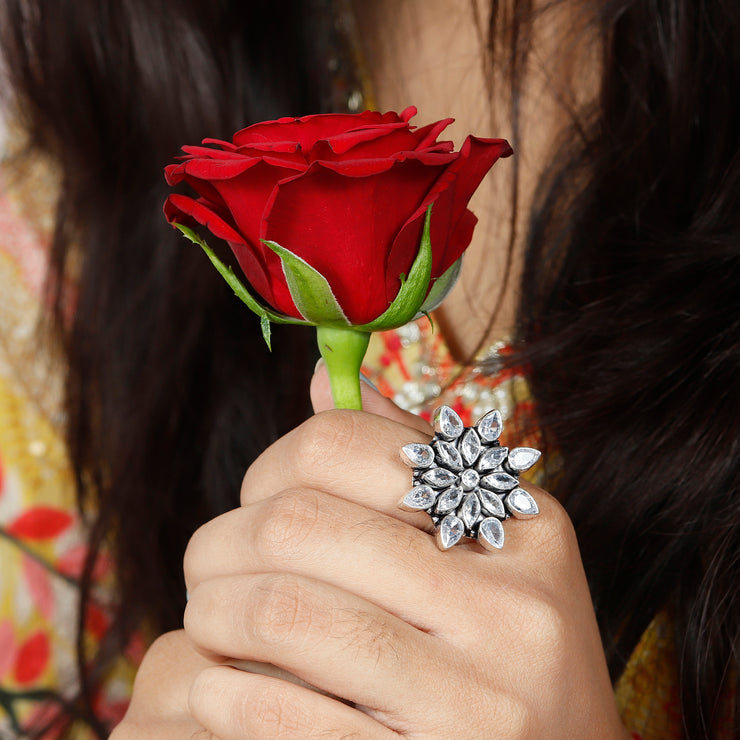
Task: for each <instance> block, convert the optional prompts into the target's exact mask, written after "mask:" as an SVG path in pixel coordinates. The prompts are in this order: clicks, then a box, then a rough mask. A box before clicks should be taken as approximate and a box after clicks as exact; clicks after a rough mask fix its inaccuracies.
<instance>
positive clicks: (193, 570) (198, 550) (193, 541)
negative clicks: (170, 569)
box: [183, 522, 210, 588]
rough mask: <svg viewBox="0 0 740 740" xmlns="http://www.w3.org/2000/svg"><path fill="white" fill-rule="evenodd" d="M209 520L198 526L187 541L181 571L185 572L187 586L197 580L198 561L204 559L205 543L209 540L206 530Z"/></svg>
mask: <svg viewBox="0 0 740 740" xmlns="http://www.w3.org/2000/svg"><path fill="white" fill-rule="evenodd" d="M209 524H210V522H207V523H206V524H203V525H202V526H200V527H198V529H196V530H195V532H194V533H193V536H192V537H191V538H190V540H189V541H188V545H187V547H186V548H185V555H184V556H183V572H184V574H185V583H186V585H187V587H188V588H193V587H194V586H196V585H197V583H198V580H199V576H198V573H199V570H200V567H199V563H202V562H204V560H206V557H205V556H206V554H207V549H208V548H207V543H208V541H209V537H208V532H209V531H210V528H209V526H208V525H209Z"/></svg>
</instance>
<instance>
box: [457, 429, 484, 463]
mask: <svg viewBox="0 0 740 740" xmlns="http://www.w3.org/2000/svg"><path fill="white" fill-rule="evenodd" d="M480 447H481V445H480V437H479V436H478V435H477V434H476V432H475V429H468V431H467V432H465V435H464V436H463V438H462V439H461V440H460V453H461V454H462V458H463V460H465V464H466V465H474V464H475V461H476V460H477V459H478V455H480Z"/></svg>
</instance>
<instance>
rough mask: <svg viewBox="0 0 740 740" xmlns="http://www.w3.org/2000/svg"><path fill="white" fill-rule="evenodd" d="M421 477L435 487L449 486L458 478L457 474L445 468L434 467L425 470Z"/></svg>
mask: <svg viewBox="0 0 740 740" xmlns="http://www.w3.org/2000/svg"><path fill="white" fill-rule="evenodd" d="M421 479H422V480H423V481H424V483H428V484H429V485H430V486H432V487H433V488H447V486H451V485H452V484H453V483H454V482H455V481H456V480H457V476H456V475H455V474H454V473H451V472H450V471H449V470H446V469H445V468H432V469H431V470H425V471H424V473H423V474H422V476H421Z"/></svg>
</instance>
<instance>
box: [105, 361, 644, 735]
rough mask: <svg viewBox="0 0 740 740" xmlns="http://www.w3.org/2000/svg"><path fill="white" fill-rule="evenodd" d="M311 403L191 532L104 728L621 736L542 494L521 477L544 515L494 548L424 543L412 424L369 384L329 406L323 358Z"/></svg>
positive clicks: (555, 521)
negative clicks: (359, 407) (172, 584)
mask: <svg viewBox="0 0 740 740" xmlns="http://www.w3.org/2000/svg"><path fill="white" fill-rule="evenodd" d="M312 396H313V400H314V404H315V407H316V409H317V411H319V412H320V413H317V414H316V415H315V416H314V417H312V418H311V419H309V420H308V421H307V422H305V423H304V424H303V425H302V426H300V427H298V428H297V429H296V430H294V431H293V432H291V433H290V434H288V435H287V436H286V437H284V438H282V439H281V440H279V441H278V442H276V443H275V444H274V445H272V446H271V447H270V448H269V449H268V450H267V451H266V452H265V453H264V454H263V455H262V456H261V457H260V458H258V459H257V461H256V462H255V463H254V464H253V465H252V467H251V468H250V469H249V470H248V471H247V474H246V476H245V478H244V483H243V486H242V492H241V497H242V506H241V508H239V509H237V510H234V511H231V512H228V513H227V514H224V515H222V516H220V517H218V518H217V519H215V520H213V521H211V522H209V523H208V524H206V525H204V526H203V527H202V528H201V529H200V530H198V532H197V533H196V534H195V536H194V537H193V539H192V541H191V542H190V545H189V547H188V551H187V554H186V557H185V577H186V582H187V586H188V590H189V594H190V599H189V602H188V606H187V609H186V612H185V620H184V624H185V629H184V631H181V632H176V633H171V634H168V635H165V636H164V637H162V638H160V639H159V640H158V641H157V642H156V643H155V644H154V645H153V646H152V648H151V649H150V650H149V652H148V654H147V656H146V658H145V660H144V663H143V665H142V666H141V669H140V671H139V674H138V677H137V680H136V685H135V687H134V695H133V700H132V703H131V707H130V709H129V712H128V714H127V715H126V717H125V719H124V721H123V723H122V724H121V725H120V726H119V727H118V728H117V729H116V731H115V732H114V733H113V740H126V739H127V738H191V737H203V738H212V737H215V738H221V739H222V740H232V739H234V740H235V739H236V738H314V737H316V738H318V737H321V738H334V737H336V738H340V737H342V738H343V737H363V738H365V737H367V738H392V737H398V736H401V737H408V738H440V739H441V738H450V737H491V738H542V737H548V738H590V737H593V738H600V739H603V740H608V739H609V738H626V737H629V735H628V734H627V732H626V730H625V729H624V728H623V726H622V725H621V722H620V720H619V717H618V715H617V711H616V707H615V702H614V697H613V693H612V688H611V685H610V682H609V678H608V674H607V670H606V665H605V661H604V657H603V652H602V648H601V643H600V638H599V633H598V628H597V626H596V621H595V618H594V614H593V609H592V606H591V601H590V598H589V593H588V587H587V584H586V579H585V576H584V573H583V568H582V565H581V560H580V557H579V553H578V546H577V543H576V539H575V535H574V532H573V529H572V526H571V524H570V522H569V520H568V517H567V515H566V514H565V512H564V511H563V509H562V507H561V506H560V505H559V504H558V503H557V501H555V500H554V499H553V498H552V497H550V496H549V495H548V494H546V493H545V492H544V491H542V490H540V489H537V488H536V487H534V486H531V485H527V484H525V485H526V488H527V489H528V490H529V491H530V492H531V493H532V494H533V495H534V496H535V498H536V500H537V502H538V504H539V507H540V511H541V513H540V515H539V516H538V517H536V518H535V519H533V520H529V521H517V520H509V521H508V522H507V523H506V525H505V526H506V545H505V547H504V549H503V550H502V551H501V552H496V553H487V552H484V551H483V550H481V549H479V548H478V546H477V545H475V544H471V545H469V546H465V547H463V546H458V547H455V548H453V549H452V550H450V551H448V552H440V551H439V550H438V549H437V547H436V545H435V543H434V540H433V538H432V536H431V535H430V534H428V533H427V530H428V529H429V526H428V525H429V520H428V518H427V517H426V515H425V514H408V513H405V512H403V511H401V510H400V509H398V508H397V502H398V500H399V499H400V497H401V496H402V494H403V493H404V492H405V490H406V489H407V488H408V486H409V471H408V468H406V467H405V466H404V465H403V464H402V463H401V462H400V459H399V458H398V449H399V448H400V447H401V445H402V444H404V443H406V442H408V441H410V440H417V441H423V440H428V439H429V436H430V430H429V429H428V427H426V424H425V422H423V421H422V420H420V419H418V418H416V417H414V416H412V415H410V414H407V413H406V412H403V411H401V410H399V409H397V408H396V407H395V406H393V404H392V403H391V402H390V401H388V400H387V399H384V398H382V397H381V396H379V395H378V394H376V393H375V392H374V391H373V390H371V389H370V388H364V389H363V396H364V404H365V408H366V409H367V411H366V412H352V411H336V410H331V409H330V406H331V401H330V397H329V390H328V380H327V378H326V374H325V371H324V370H323V369H322V370H320V371H319V372H318V374H317V375H316V377H315V378H314V382H313V387H312ZM324 409H329V410H324ZM367 412H369V413H367ZM348 471H352V472H351V473H348ZM243 661H258V662H260V663H268V664H272V665H273V666H278V667H279V668H280V669H281V670H282V671H285V672H287V673H289V674H292V676H295V677H297V678H298V679H299V680H300V681H302V682H304V685H297V684H296V683H294V682H293V680H294V679H291V678H289V677H288V676H286V674H285V673H277V676H278V677H276V676H275V675H272V676H270V675H264V672H261V673H255V672H247V671H245V670H238V669H237V668H235V667H233V664H234V663H236V662H238V663H239V664H240V665H241V666H242V667H249V668H251V669H252V670H254V669H255V668H258V669H259V670H262V669H260V668H259V666H255V665H254V664H253V663H252V664H247V665H246V666H245V664H244V663H243ZM228 663H230V664H231V665H227V664H228ZM269 671H270V669H267V671H265V672H269ZM286 678H289V680H285V679H286ZM305 684H308V685H310V686H312V687H315V689H317V690H312V688H308V687H307V686H306V685H305ZM340 699H341V701H340Z"/></svg>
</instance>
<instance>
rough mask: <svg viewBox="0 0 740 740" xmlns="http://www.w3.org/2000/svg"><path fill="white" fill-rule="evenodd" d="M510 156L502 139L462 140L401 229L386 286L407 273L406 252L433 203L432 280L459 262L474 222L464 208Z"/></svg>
mask: <svg viewBox="0 0 740 740" xmlns="http://www.w3.org/2000/svg"><path fill="white" fill-rule="evenodd" d="M511 153H512V150H511V147H510V146H509V144H508V142H506V141H504V140H503V139H477V138H475V137H472V136H469V137H468V138H467V139H466V140H465V143H464V144H463V146H462V148H461V150H460V152H459V155H458V156H457V159H455V161H454V162H452V163H451V164H450V166H449V167H448V168H447V169H446V170H445V172H444V173H443V174H442V175H441V176H440V177H439V179H438V180H437V182H435V184H434V186H433V187H432V188H431V189H430V190H429V192H428V194H427V197H426V198H425V200H424V202H423V203H422V206H421V207H420V208H419V210H418V211H417V212H416V213H414V214H413V215H412V216H411V218H409V220H408V222H407V223H406V224H405V225H404V227H403V228H402V229H401V231H400V233H399V235H398V237H397V239H396V242H395V243H394V245H393V248H392V250H391V254H390V256H389V262H388V264H389V269H388V274H389V283H390V280H391V278H390V276H391V275H392V274H394V273H396V272H398V271H401V272H403V271H404V270H405V269H407V262H408V253H409V250H410V248H411V245H412V244H414V243H415V242H417V243H418V239H419V238H420V234H421V225H420V224H421V223H422V222H423V214H424V211H426V208H427V206H428V205H429V204H430V203H434V206H433V208H432V222H431V241H432V251H433V260H432V277H439V276H440V275H442V274H443V273H444V272H445V270H447V269H448V268H449V267H450V266H451V265H452V264H453V263H454V262H456V261H457V260H458V259H459V258H460V256H461V255H462V253H463V252H464V251H465V249H466V248H467V247H468V245H469V244H470V240H471V239H472V235H473V228H474V226H475V224H476V221H477V219H476V218H475V216H474V215H473V214H472V213H471V212H470V211H468V210H467V208H466V207H467V204H468V201H469V200H470V198H471V197H472V195H473V193H474V192H475V190H476V189H477V187H478V186H479V185H480V183H481V180H482V179H483V178H484V177H485V175H486V173H487V172H488V171H489V170H490V168H491V167H492V166H493V164H494V163H495V162H496V160H497V159H499V157H506V156H509V155H510V154H511ZM422 156H423V160H424V161H427V160H428V157H431V156H439V155H422ZM442 156H445V155H442ZM390 289H391V288H390V284H389V290H390Z"/></svg>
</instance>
